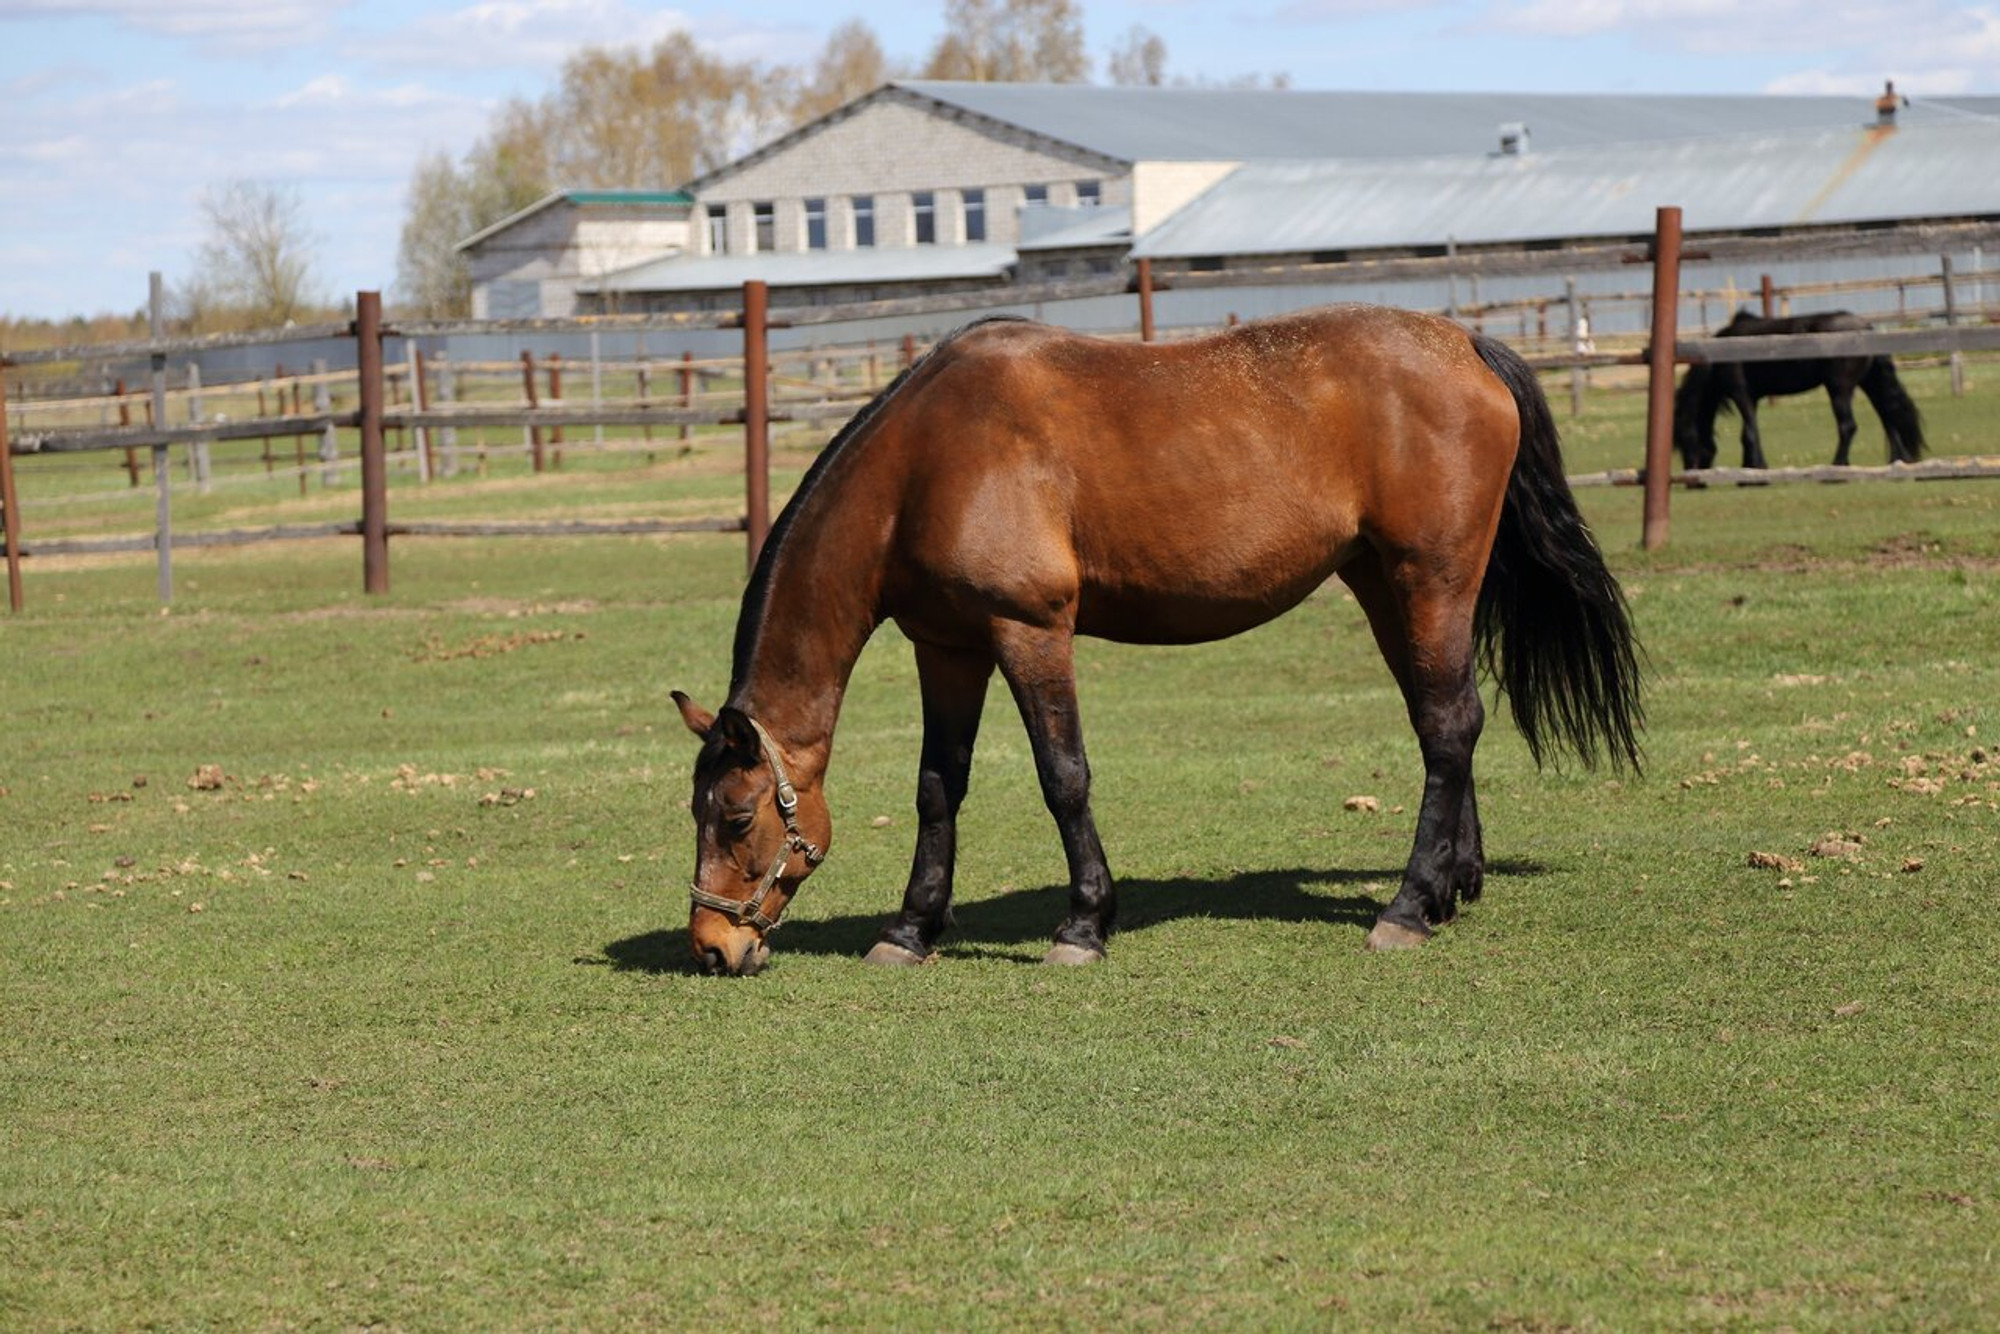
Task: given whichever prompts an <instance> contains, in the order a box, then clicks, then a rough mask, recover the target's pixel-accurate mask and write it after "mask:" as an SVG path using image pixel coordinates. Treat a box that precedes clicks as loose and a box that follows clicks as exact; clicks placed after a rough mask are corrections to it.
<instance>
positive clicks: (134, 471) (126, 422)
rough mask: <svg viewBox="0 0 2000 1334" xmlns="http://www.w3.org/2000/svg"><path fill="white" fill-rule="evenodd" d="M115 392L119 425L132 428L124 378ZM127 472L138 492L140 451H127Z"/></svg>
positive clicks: (130, 449) (130, 406)
mask: <svg viewBox="0 0 2000 1334" xmlns="http://www.w3.org/2000/svg"><path fill="white" fill-rule="evenodd" d="M113 392H115V393H116V394H117V395H118V424H119V425H120V426H130V425H131V424H132V405H131V404H130V403H128V402H126V401H125V381H124V380H123V379H122V378H121V379H120V380H119V381H118V388H117V389H116V390H114V391H113ZM125 472H126V474H127V475H128V476H130V477H131V479H132V489H133V490H134V491H137V490H138V489H139V451H138V450H137V449H132V448H127V449H126V451H125Z"/></svg>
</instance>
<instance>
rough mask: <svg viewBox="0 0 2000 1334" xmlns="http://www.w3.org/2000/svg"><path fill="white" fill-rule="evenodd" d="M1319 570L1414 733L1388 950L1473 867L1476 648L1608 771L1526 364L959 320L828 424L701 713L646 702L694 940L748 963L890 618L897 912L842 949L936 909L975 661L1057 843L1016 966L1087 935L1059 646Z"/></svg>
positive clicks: (1478, 355) (962, 780)
mask: <svg viewBox="0 0 2000 1334" xmlns="http://www.w3.org/2000/svg"><path fill="white" fill-rule="evenodd" d="M1335 574H1337V575H1339V576H1340V578H1341V579H1342V580H1343V581H1345V583H1346V584H1347V586H1348V587H1349V588H1350V589H1352V590H1353V592H1354V596H1355V598H1356V599H1357V600H1358V601H1359V602H1360V604H1361V607H1362V610H1363V611H1364V612H1365V613H1366V614H1367V617H1368V623H1369V626H1370V628H1371V629H1372V630H1373V631H1374V634H1375V639H1376V642H1377V644H1378V645H1379V646H1380V648H1381V651H1382V656H1383V657H1384V658H1385V659H1387V661H1388V665H1389V670H1390V671H1391V672H1393V673H1394V674H1395V677H1396V681H1397V683H1398V684H1399V685H1400V686H1401V687H1402V692H1403V698H1404V700H1405V702H1406V703H1407V705H1408V709H1409V716H1410V720H1411V722H1412V724H1413V725H1414V726H1415V729H1416V733H1417V737H1418V739H1419V741H1420V743H1421V746H1422V750H1423V757H1424V775H1425V776H1424V795H1423V805H1422V808H1421V811H1420V813H1419V815H1418V818H1417V830H1416V841H1415V846H1414V848H1413V849H1412V851H1411V854H1410V860H1409V866H1408V869H1407V871H1406V872H1405V874H1404V877H1403V882H1402V887H1401V889H1400V890H1399V891H1398V892H1397V894H1396V896H1395V899H1394V901H1392V902H1391V903H1390V904H1389V905H1388V907H1387V908H1385V909H1384V910H1383V912H1382V914H1381V916H1380V918H1379V920H1378V921H1377V922H1376V925H1375V927H1374V930H1373V931H1372V932H1371V933H1370V934H1369V937H1368V943H1369V944H1370V945H1371V946H1373V947H1376V948H1388V947H1395V946H1401V945H1413V944H1417V943H1419V942H1421V941H1423V940H1424V939H1425V938H1426V937H1428V936H1429V935H1430V933H1431V929H1432V928H1433V927H1434V926H1436V925H1438V924H1440V923H1443V922H1446V921H1449V920H1450V919H1451V917H1452V916H1453V915H1454V913H1455V911H1456V908H1457V905H1458V904H1459V902H1460V901H1461V900H1470V899H1473V898H1476V897H1477V896H1478V894H1479V891H1480V887H1481V881H1482V877H1483V875H1484V869H1485V863H1484V858H1483V853H1482V850H1481V845H1480V830H1479V814H1478V809H1477V805H1476V803H1475V801H1474V798H1473V789H1472V751H1473V746H1474V743H1475V742H1476V741H1477V740H1478V737H1479V732H1480V727H1481V724H1482V722H1483V720H1484V716H1485V710H1484V707H1483V705H1482V704H1481V702H1480V697H1479V690H1478V686H1477V683H1476V680H1475V666H1476V664H1477V663H1478V662H1479V661H1481V660H1482V659H1483V661H1484V663H1485V664H1486V666H1487V667H1488V668H1489V670H1491V671H1492V672H1493V673H1494V675H1496V676H1497V678H1498V680H1499V683H1500V685H1501V688H1502V689H1503V690H1504V691H1505V693H1506V694H1507V696H1508V698H1509V700H1510V702H1511V704H1512V708H1513V713H1514V718H1515V721H1516V722H1517V723H1518V724H1519V726H1520V729H1521V731H1522V733H1523V734H1524V735H1525V737H1526V739H1527V742H1528V745H1529V747H1530V749H1531V750H1532V752H1533V754H1534V756H1535V758H1536V760H1537V761H1538V762H1539V761H1540V760H1541V759H1542V758H1543V756H1544V754H1545V753H1546V752H1548V751H1549V750H1551V749H1552V748H1555V747H1558V746H1561V747H1565V748H1567V749H1569V750H1571V751H1574V752H1575V753H1576V754H1577V755H1579V756H1580V757H1581V758H1583V759H1584V760H1585V761H1586V762H1593V761H1594V760H1595V758H1596V756H1597V753H1598V752H1599V751H1606V752H1608V753H1609V755H1610V756H1611V758H1612V759H1613V760H1614V761H1616V762H1619V763H1623V762H1626V761H1630V762H1632V763H1634V764H1636V763H1637V758H1638V753H1637V742H1636V738H1635V734H1636V731H1637V729H1638V728H1639V726H1640V720H1641V711H1640V705H1639V699H1638V667H1637V664H1636V661H1635V654H1634V648H1633V640H1632V635H1631V630H1630V626H1629V623H1628V621H1627V617H1626V612H1625V606H1624V599H1623V597H1622V595H1621V594H1620V592H1619V590H1618V586H1617V584H1616V583H1615V582H1613V580H1612V578H1611V575H1610V573H1609V572H1608V571H1607V570H1606V569H1605V567H1604V562H1603V559H1602V557H1601V556H1600V555H1599V553H1598V550H1597V546H1596V544H1595V543H1594V542H1593V541H1592V539H1591V536H1590V533H1589V531H1588V530H1587V529H1586V528H1585V526H1584V524H1583V521H1582V519H1581V518H1580V517H1579V515H1578V513H1577V509H1576V505H1575V502H1574V500H1573V499H1572V498H1571V496H1570V492H1569V487H1568V485H1567V484H1566V483H1565V482H1564V480H1563V473H1562V460H1561V456H1560V453H1559V450H1558V446H1557V441H1556V431H1555V425H1554V422H1553V421H1552V419H1551V418H1550V415H1549V410H1548V404H1547V402H1546V401H1545V400H1544V399H1543V397H1542V392H1541V389H1540V386H1539V385H1538V384H1537V383H1536V380H1535V377H1534V374H1533V372H1532V371H1530V370H1529V368H1528V367H1527V365H1526V364H1525V363H1524V362H1522V361H1521V359H1520V358H1519V357H1518V356H1516V355H1515V354H1514V353H1513V352H1511V351H1510V350H1508V349H1507V348H1506V347H1505V346H1504V345H1502V344H1500V343H1498V342H1495V341H1492V340H1490V339H1487V338H1483V337H1480V336H1477V335H1474V334H1471V333H1468V332H1467V331H1466V330H1465V329H1463V328H1461V327H1460V326H1458V325H1457V324H1454V323H1451V322H1449V321H1446V320H1442V319H1436V318H1432V317H1430V316H1424V315H1416V314H1410V313H1407V312H1402V311H1395V310H1385V309H1378V308H1371V307H1363V306H1346V307H1335V308H1331V309H1325V310H1319V311H1313V312H1308V313H1304V314H1299V315H1292V316H1287V317H1284V318H1281V319H1273V320H1268V321H1263V322H1259V323H1255V324H1248V325H1244V326H1241V327H1239V328H1236V329H1232V330H1230V331H1228V332H1226V333H1221V334H1217V335H1215V336H1213V337H1208V338H1202V339H1199V340H1195V341H1191V342H1185V343H1175V344H1170V345H1150V344H1127V343H1112V342H1104V341H1100V340H1096V339H1091V338H1085V337H1081V336H1078V335H1075V334H1071V333H1066V332H1064V331H1062V330H1059V329H1052V328H1046V327H1044V326H1041V325H1037V324H1030V323H1027V322H1025V321H987V322H982V323H979V324H976V325H973V326H971V327H969V328H967V329H964V330H961V331H960V332H959V333H958V334H956V335H954V336H953V337H951V338H949V339H947V340H945V341H944V342H943V343H941V344H940V345H939V346H938V347H937V348H936V349H935V350H934V351H933V352H932V353H931V354H930V355H929V356H928V357H926V358H925V359H924V360H922V361H920V362H919V363H918V364H917V365H916V366H914V367H912V368H911V369H910V370H909V371H907V372H905V373H904V374H903V375H902V376H901V377H900V378H898V379H897V381H896V382H895V383H893V384H891V385H890V386H889V388H888V389H886V390H885V391H884V392H883V393H882V394H881V395H879V396H878V397H877V398H876V399H875V401H874V402H873V403H871V404H870V405H869V406H868V407H866V408H864V409H863V410H862V411H861V412H860V413H859V414H858V415H857V416H856V417H855V418H854V420H853V421H851V422H849V423H848V424H847V426H846V427H845V428H843V429H842V430H841V432H840V433H839V435H837V436H836V437H835V438H834V440H833V442H832V443H831V444H830V445H829V446H828V447H827V448H826V450H825V451H824V452H823V453H822V454H821V455H820V457H819V459H818V461H817V462H816V463H815V464H814V465H813V467H812V468H811V470H810V471H809V472H808V473H807V474H806V477H805V479H804V481H803V482H802V483H801V484H800V486H799V489H798V491H797V493H796V494H795V495H794V496H793V497H792V500H791V503H790V504H789V505H787V506H786V507H785V511H784V513H783V514H782V515H781V516H780V517H779V519H778V522H777V525H776V527H775V528H774V530H773V531H772V533H771V537H770V540H769V542H768V543H767V544H766V545H765V547H764V550H763V554H762V556H761V557H760V559H759V560H758V563H757V570H756V573H755V574H754V575H753V576H752V578H751V580H750V585H749V588H748V590H747V591H746V592H745V594H744V598H743V608H742V613H741V616H740V619H739V620H738V622H737V628H736V645H735V660H734V664H733V670H732V674H731V681H730V688H729V698H728V702H727V703H726V704H724V705H723V707H722V708H721V709H720V710H718V711H717V712H715V713H713V714H711V713H709V712H707V711H706V710H704V709H702V708H700V707H699V706H698V705H696V704H695V703H694V702H693V701H691V700H689V699H688V698H687V697H686V696H685V695H683V694H680V693H679V692H675V695H674V698H675V701H676V703H678V705H679V706H680V710H681V716H682V717H683V719H684V720H685V721H686V723H687V725H688V727H689V728H690V729H691V730H692V731H693V732H694V733H695V734H696V735H697V736H699V737H700V738H701V739H702V743H703V744H702V748H701V753H700V755H699V757H698V758H697V760H696V762H695V769H694V801H693V811H694V819H695V828H696V844H695V848H696V851H695V878H694V886H693V906H692V908H691V910H690V918H689V929H690V935H691V937H692V943H693V947H694V953H695V957H696V958H697V960H698V961H700V962H701V963H702V964H703V965H704V966H705V967H707V968H709V969H710V970H712V971H715V972H723V973H752V972H755V971H757V970H758V969H759V968H761V967H762V966H763V964H764V962H765V960H766V959H767V957H768V954H769V950H768V947H767V945H766V943H765V936H766V933H767V932H768V931H769V930H770V929H771V927H772V926H773V925H774V924H775V923H776V922H777V919H778V917H779V915H780V914H781V913H782V912H783V911H784V909H785V907H786V905H787V904H788V903H789V902H790V901H791V898H792V895H793V894H794V893H796V892H797V890H798V887H799V885H800V882H802V881H803V880H804V879H805V878H806V876H807V875H809V874H810V873H811V871H812V869H813V868H814V867H815V866H817V865H818V864H819V862H820V859H821V858H822V857H823V856H824V855H825V852H826V849H827V847H828V845H829V843H830V842H831V836H832V822H831V820H830V818H829V816H828V812H827V804H826V798H825V795H824V789H823V787H822V779H823V777H824V775H825V773H826V767H827V759H828V755H829V753H830V751H831V747H832V742H833V730H834V724H835V721H836V720H837V719H838V717H839V715H840V703H841V696H842V694H843V692H844V691H845V689H846V686H847V678H848V673H849V671H850V670H851V668H852V667H853V665H854V661H855V659H856V657H857V656H859V654H860V652H861V649H862V645H863V644H865V643H866V642H867V640H868V637H869V635H870V634H872V633H873V632H874V630H875V628H876V626H878V625H880V624H881V623H882V622H883V621H887V620H893V621H895V622H896V624H897V626H898V627H899V628H901V630H902V631H903V633H904V634H905V635H907V636H908V637H909V638H910V640H911V641H912V642H913V643H914V644H915V647H916V662H917V670H918V678H919V682H920V688H921V691H922V696H923V720H924V737H923V747H922V753H921V758H920V760H919V762H918V768H917V815H918V832H917V845H916V855H915V858H914V861H913V863H912V865H911V868H910V878H909V886H908V888H907V890H906V891H905V893H904V896H903V907H902V911H901V912H900V913H899V914H898V915H897V916H896V917H894V918H893V919H891V920H890V921H889V923H888V925H887V926H886V928H885V929H884V930H883V932H882V935H881V938H880V940H879V941H878V942H877V943H876V945H875V946H874V948H873V949H871V950H870V951H869V954H868V957H869V959H870V960H872V961H875V962H882V963H917V962H921V961H922V960H924V959H925V958H927V957H929V956H930V954H931V951H932V948H933V946H934V944H935V943H936V941H937V939H938V937H939V935H940V933H941V932H942V931H943V930H944V927H945V922H946V915H945V914H946V909H947V908H948V906H949V905H950V902H951V892H952V867H953V859H954V851H955V847H956V833H955V822H956V818H957V812H958V809H959V803H960V802H961V801H962V800H963V799H964V797H965V792H966V782H967V776H968V774H969V772H970V769H971V765H972V750H973V740H974V737H975V735H976V734H977V732H978V729H979V717H980V711H981V707H982V705H983V703H984V701H985V698H986V688H987V683H988V681H989V679H990V678H991V676H992V674H993V671H994V669H995V667H998V668H999V671H1000V674H1001V676H1002V677H1003V678H1004V679H1005V680H1006V682H1007V685H1008V687H1009V688H1010V689H1011V690H1012V692H1013V695H1014V701H1015V703H1016V704H1017V705H1018V706H1019V707H1020V710H1021V714H1022V717H1023V718H1024V720H1025V721H1026V723H1027V731H1028V737H1029V740H1030V742H1031V744H1032V746H1033V750H1034V756H1035V767H1036V772H1037V773H1038V774H1039V776H1040V779H1041V786H1042V794H1043V796H1044V798H1045V799H1046V801H1047V803H1048V807H1049V810H1050V812H1051V814H1053V815H1054V816H1055V822H1056V827H1057V830H1058V831H1059V832H1060V834H1061V837H1062V845H1063V851H1064V853H1065V854H1066V856H1067V858H1068V862H1069V875H1070V903H1069V912H1068V915H1067V917H1066V918H1065V919H1064V920H1063V922H1062V924H1061V925H1060V926H1059V927H1058V928H1057V929H1056V932H1055V944H1054V947H1053V948H1052V949H1050V951H1049V953H1048V960H1049V962H1052V963H1084V962H1090V961H1093V960H1096V959H1100V958H1102V957H1103V955H1104V951H1105V943H1106V939H1107V937H1108V936H1109V935H1110V933H1111V928H1112V921H1113V917H1114V915H1115V913H1116V900H1115V897H1114V895H1113V890H1112V882H1111V872H1110V870H1109V868H1108V867H1107V866H1106V864H1105V860H1104V849H1103V847H1102V845H1101V844H1100V843H1099V841H1098V836H1097V829H1096V826H1095V825H1094V823H1093V822H1092V819H1091V813H1090V766H1089V764H1088V762H1087V761H1086V760H1085V758H1084V747H1083V727H1082V723H1081V720H1080V718H1079V715H1078V710H1077V695H1076V681H1075V676H1074V673H1073V671H1072V666H1071V653H1072V641H1073V640H1074V639H1075V637H1076V636H1077V635H1079V634H1085V635H1098V636H1102V637H1104V638H1108V639H1114V640H1120V641H1124V642H1128V643H1152V644H1180V643H1195V642H1199V641H1204V640H1212V639H1220V638H1223V637H1225V636H1228V635H1234V634H1237V633H1240V632H1241V631H1244V630H1248V629H1250V628H1251V627H1252V626H1256V625H1260V624H1262V623H1264V622H1265V621H1268V620H1270V619H1272V618H1273V617H1275V616H1278V615H1279V614H1281V613H1283V612H1284V611H1286V610H1288V609H1289V608H1291V607H1293V606H1296V605H1297V604H1298V603H1299V602H1300V601H1301V600H1303V599H1304V598H1305V597H1306V596H1307V595H1308V594H1310V593H1311V592H1312V591H1313V590H1314V589H1315V588H1317V587H1318V586H1319V585H1320V584H1321V583H1322V582H1324V581H1325V580H1326V578H1327V577H1328V576H1329V575H1335Z"/></svg>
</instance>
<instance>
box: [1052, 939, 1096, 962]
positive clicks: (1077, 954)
mask: <svg viewBox="0 0 2000 1334" xmlns="http://www.w3.org/2000/svg"><path fill="white" fill-rule="evenodd" d="M1042 962H1043V963H1053V964H1061V965H1062V966H1064V967H1067V968H1077V967H1081V966H1082V965H1084V964H1087V963H1103V962H1104V951H1103V950H1087V949H1085V948H1084V947H1083V946H1081V945H1071V944H1069V943H1068V942H1067V941H1061V942H1058V943H1056V944H1055V945H1052V946H1050V948H1049V952H1048V953H1047V954H1044V955H1043V956H1042Z"/></svg>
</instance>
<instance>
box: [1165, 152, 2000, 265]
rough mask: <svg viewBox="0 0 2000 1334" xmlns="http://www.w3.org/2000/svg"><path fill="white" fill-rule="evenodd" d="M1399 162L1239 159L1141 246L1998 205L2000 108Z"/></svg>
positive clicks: (1168, 253) (1566, 229) (1567, 231)
mask: <svg viewBox="0 0 2000 1334" xmlns="http://www.w3.org/2000/svg"><path fill="white" fill-rule="evenodd" d="M1540 143H1541V140H1540V139H1539V138H1537V139H1536V145H1537V146H1536V147H1535V148H1533V149H1531V151H1529V152H1528V153H1526V154H1524V155H1521V156H1518V157H1515V156H1501V155H1498V154H1495V155H1492V156H1484V157H1433V158H1415V159H1402V160H1398V161H1394V162H1381V161H1339V162H1323V161H1312V162H1264V163H1250V164H1247V165H1245V166H1243V167H1240V168H1238V169H1237V170H1236V171H1235V172H1232V173H1231V174H1230V175H1229V176H1227V177H1226V178H1224V179H1223V180H1222V181H1221V182H1219V183H1218V184H1216V185H1215V186H1214V187H1213V188H1212V189H1210V190H1209V191H1208V192H1207V193H1205V194H1203V195H1202V196H1200V197H1199V198H1197V199H1195V200H1194V201H1193V202H1191V203H1189V204H1188V205H1187V206H1186V207H1185V208H1183V209H1181V210H1180V211H1179V212H1177V213H1175V214H1174V215H1173V216H1172V217H1170V218H1168V219H1167V220H1166V221H1165V222H1163V223H1161V224H1160V225H1159V226H1158V227H1156V228H1154V229H1153V230H1152V231H1151V232H1149V233H1148V234H1147V235H1146V236H1144V237H1143V238H1141V239H1140V241H1139V244H1138V245H1136V246H1134V247H1133V249H1132V254H1133V256H1134V257H1135V258H1138V257H1154V258H1168V257H1179V258H1184V257H1190V256H1197V255H1254V254H1297V253H1307V252H1313V251H1331V250H1347V251H1352V250H1367V249H1373V248H1378V247H1392V246H1397V247H1400V246H1435V245H1443V244H1445V243H1447V242H1448V241H1456V242H1457V243H1459V244H1462V245H1479V244H1504V243H1520V242H1527V241H1536V240H1551V239H1560V240H1568V239H1581V238H1589V237H1615V236H1633V235H1642V234H1649V233H1650V232H1651V231H1652V230H1653V225H1654V216H1655V210H1656V209H1657V208H1658V207H1659V206H1660V205H1663V204H1678V205H1680V206H1682V207H1683V208H1684V209H1685V214H1684V220H1683V225H1684V226H1685V227H1686V229H1687V230H1689V231H1737V230H1744V229H1749V228H1763V227H1785V226H1801V225H1804V226H1811V225H1826V224H1852V223H1862V222H1877V221H1893V220H1897V219H1916V218H1946V217H1967V216H1982V215H1983V216H1992V215H2000V181H1996V178H1995V177H1994V174H1993V170H1992V168H1993V164H1994V163H1996V162H2000V121H1987V120H1979V119H1969V120H1961V121H1957V122H1953V123H1932V124H1930V125H1927V126H1924V127H1923V128H1920V129H1919V128H1904V129H1901V130H1896V131H1893V132H1888V133H1883V132H1879V131H1875V130H1866V129H1841V130H1822V131H1817V132H1799V133H1788V134H1759V135H1736V136H1731V137H1728V138H1725V139H1713V138H1711V139H1702V140H1682V141H1679V142H1674V143H1659V144H1638V145H1631V144H1628V145H1623V146H1620V147H1616V148H1612V147H1599V148H1577V149H1570V150H1567V151H1546V152H1545V151H1543V150H1542V149H1541V148H1540V147H1539V145H1540Z"/></svg>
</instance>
